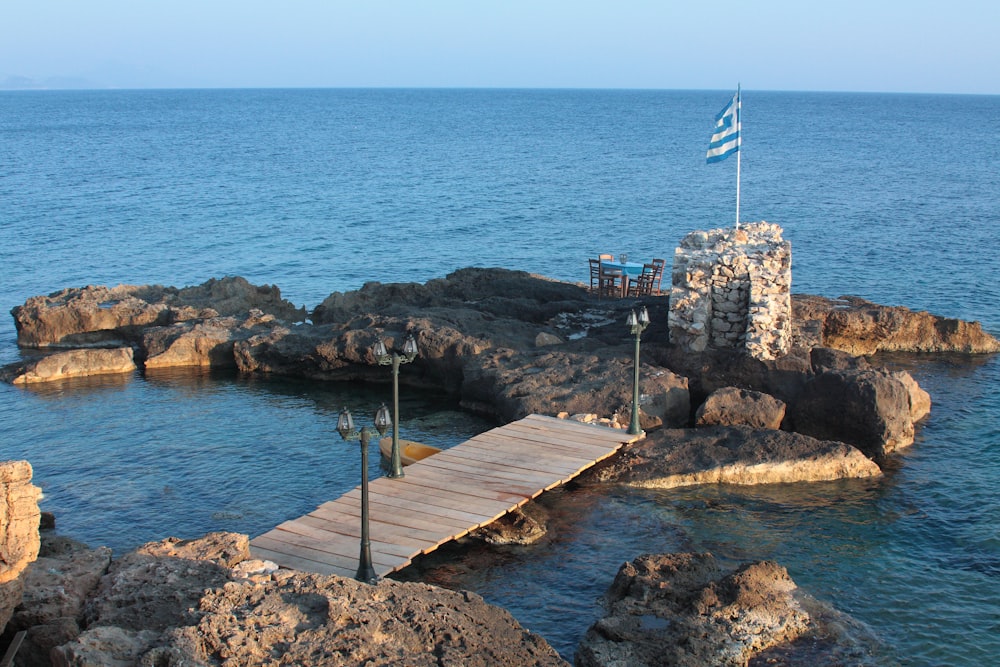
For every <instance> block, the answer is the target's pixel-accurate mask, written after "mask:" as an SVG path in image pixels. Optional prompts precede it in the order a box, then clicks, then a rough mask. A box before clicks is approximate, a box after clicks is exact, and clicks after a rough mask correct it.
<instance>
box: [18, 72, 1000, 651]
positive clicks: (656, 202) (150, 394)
mask: <svg viewBox="0 0 1000 667" xmlns="http://www.w3.org/2000/svg"><path fill="white" fill-rule="evenodd" d="M731 94H732V93H731V91H718V92H703V91H699V92H686V91H518V90H242V91H230V90H227V91H209V90H205V91H114V92H3V93H0V307H2V308H3V311H4V313H7V312H8V311H9V310H10V308H12V307H14V306H16V305H19V304H21V303H23V302H24V300H25V299H27V298H28V297H30V296H34V295H37V294H47V293H50V292H53V291H57V290H60V289H62V288H64V287H78V286H83V285H87V284H107V285H116V284H120V283H129V284H146V283H159V284H164V285H173V286H176V287H183V286H188V285H195V284H200V283H202V282H204V281H205V280H208V279H209V278H221V277H223V276H226V275H241V276H244V277H246V278H247V279H248V280H250V281H251V282H253V283H257V284H275V285H278V286H279V287H280V288H281V290H282V294H283V295H284V296H285V297H286V298H288V299H290V300H291V301H293V302H294V303H296V304H297V305H305V306H307V307H309V308H313V307H315V306H316V305H318V304H319V303H320V302H321V301H322V300H323V299H324V298H325V297H326V296H327V295H329V294H330V293H331V292H334V291H345V290H352V289H356V288H359V287H361V285H362V284H363V283H365V282H367V281H371V280H377V281H381V282H399V281H403V282H409V281H417V282H423V281H426V280H428V279H431V278H435V277H441V276H444V275H446V274H447V273H448V272H450V271H452V270H454V269H457V268H461V267H465V266H502V267H507V268H514V269H524V270H528V271H532V272H536V273H541V274H545V275H548V276H551V277H554V278H558V279H564V280H574V281H583V280H584V279H585V278H586V258H587V257H589V256H592V255H594V254H595V253H597V252H599V251H601V252H613V253H621V252H627V253H628V254H629V255H630V257H633V258H637V259H642V258H650V257H654V256H656V257H667V258H670V257H672V255H673V248H674V247H675V246H676V244H677V242H678V241H679V240H680V238H681V237H682V236H683V235H684V234H686V233H687V232H689V231H692V230H695V229H709V228H715V227H723V226H730V225H732V223H733V221H734V216H735V211H734V209H735V168H736V162H735V158H730V159H729V160H727V161H725V162H723V163H721V164H716V165H710V166H709V165H706V164H705V160H704V155H705V150H706V148H707V143H708V137H709V135H710V134H711V128H712V125H713V119H714V115H715V113H716V112H718V110H719V109H721V108H722V106H723V105H724V104H725V103H726V102H727V100H728V99H729V97H730V96H731ZM743 104H744V152H743V156H742V162H743V174H742V206H741V208H742V211H741V213H742V215H741V218H742V219H743V220H762V219H763V220H767V221H769V222H775V223H778V224H780V225H782V226H783V228H784V230H785V237H786V238H787V239H789V240H790V241H791V242H792V250H793V281H794V288H793V289H794V291H796V292H807V293H814V294H821V295H825V296H839V295H842V294H855V295H860V296H863V297H866V298H869V299H872V300H874V301H877V302H881V303H886V304H892V305H905V306H909V307H911V308H914V309H924V310H930V311H932V312H934V313H937V314H941V315H947V316H953V317H960V318H965V319H974V320H979V321H981V322H982V323H983V324H984V326H985V327H986V329H987V330H989V331H990V332H991V333H993V334H994V335H997V334H1000V283H998V270H1000V261H998V259H997V251H998V249H1000V97H996V96H930V95H876V94H842V93H775V92H754V91H744V98H743ZM623 328H624V325H623ZM15 341H16V336H15V331H14V326H13V319H12V318H11V317H10V316H9V315H5V316H4V317H3V318H0V364H5V363H10V362H13V361H16V360H17V359H18V358H19V355H20V352H19V351H18V350H17V347H16V342H15ZM889 361H890V362H891V363H892V364H894V365H897V366H900V367H903V368H907V369H909V370H911V372H912V373H913V374H914V376H915V377H916V378H917V380H918V381H919V382H920V384H921V386H923V387H924V388H925V389H927V390H928V391H930V393H931V396H932V398H933V400H934V407H933V412H932V414H931V416H930V418H929V419H928V420H927V421H926V422H925V423H924V424H923V426H922V428H921V429H920V430H919V432H918V435H917V441H916V443H915V444H914V446H913V447H911V448H909V449H907V450H906V451H905V452H904V453H902V454H901V455H900V456H899V457H898V458H897V459H896V461H895V465H894V466H893V467H892V469H890V470H888V471H887V472H888V474H887V475H886V476H885V478H884V479H881V480H879V481H878V482H874V483H872V482H863V483H862V482H843V483H835V484H817V485H788V486H777V487H761V488H755V489H740V488H725V487H723V488H705V489H689V490H683V491H672V492H652V491H642V492H640V491H625V490H620V489H594V488H587V487H579V488H573V489H567V490H563V491H560V492H559V498H558V499H559V502H558V503H557V504H556V505H557V508H556V509H555V510H554V513H555V516H554V518H553V523H554V527H555V530H554V531H553V535H552V537H551V538H550V539H548V540H546V541H545V542H544V543H543V544H541V545H537V546H535V547H531V548H523V549H511V550H507V551H503V552H501V553H499V554H497V553H495V552H494V553H491V554H490V555H489V559H488V560H487V561H486V562H485V563H484V562H483V561H482V554H481V553H480V554H477V553H476V552H477V549H472V550H471V553H468V554H462V555H456V562H455V563H454V564H453V565H452V566H451V567H445V568H438V570H437V571H435V572H432V573H430V576H433V578H434V579H436V580H438V581H441V582H443V583H450V584H453V585H460V586H463V587H467V588H471V589H473V590H476V591H478V592H479V593H481V594H482V595H484V596H485V597H486V598H487V599H488V600H490V601H491V602H495V603H497V604H501V605H503V606H505V607H507V608H508V609H510V610H511V611H512V613H514V615H515V616H516V617H517V618H518V619H519V620H520V621H521V622H522V623H523V624H524V625H526V626H527V627H529V628H530V629H532V630H534V631H535V632H538V633H540V634H541V635H543V636H545V637H546V638H547V639H548V640H549V641H550V642H551V643H552V644H553V645H554V646H555V647H556V648H557V649H558V650H559V651H560V652H561V653H562V654H563V655H564V656H565V657H567V658H568V659H572V654H573V650H574V648H575V645H576V643H577V642H578V641H579V639H580V637H581V636H582V635H583V633H584V632H585V630H586V629H587V627H588V626H589V625H590V624H591V623H592V622H593V620H594V619H596V618H597V617H598V616H599V615H600V614H601V609H600V606H599V604H598V602H597V598H598V597H599V596H600V595H601V594H602V593H603V592H604V590H605V589H606V588H607V586H608V585H609V584H610V582H611V580H612V578H613V577H614V574H615V572H616V571H617V568H618V566H619V565H620V564H621V563H623V562H625V561H627V560H631V559H632V558H634V557H636V556H638V555H640V554H642V553H646V552H658V551H676V550H688V549H693V550H709V551H711V552H713V553H714V554H715V555H716V556H718V557H720V558H723V559H725V560H727V561H732V562H739V561H744V560H749V559H760V558H771V559H775V560H777V561H779V562H780V563H782V564H783V565H785V566H786V567H787V568H788V570H789V572H790V573H791V575H792V577H793V578H794V579H795V581H796V582H797V583H798V584H799V586H800V587H802V588H803V589H804V590H806V591H807V592H809V593H810V594H812V595H813V596H815V597H817V598H819V599H820V600H824V601H826V602H829V603H831V604H833V605H834V606H835V607H837V608H838V609H840V610H841V611H844V612H846V613H848V614H850V615H852V616H853V617H854V618H855V619H856V620H857V621H858V622H859V623H861V624H862V625H863V627H864V629H865V631H864V632H860V631H859V632H858V636H859V637H860V636H863V635H866V634H869V633H870V635H871V636H872V637H875V638H877V640H878V641H879V642H880V646H879V648H878V649H877V650H875V651H874V653H873V656H872V659H871V662H872V663H873V664H884V665H892V664H901V665H970V666H971V665H983V664H992V663H994V662H995V661H996V660H997V658H998V657H1000V495H998V493H997V488H998V484H997V482H996V478H997V477H998V475H1000V398H998V394H997V390H998V387H1000V359H998V358H997V357H995V356H994V357H981V358H972V359H970V358H968V357H961V356H955V357H946V358H934V359H928V358H923V359H922V358H919V357H897V358H893V359H891V360H889ZM387 372H388V371H387ZM403 372H404V373H405V369H404V370H403ZM385 393H386V387H385V386H378V387H343V386H335V385H324V384H317V383H308V382H296V381H288V380H280V381H279V380H274V381H271V380H262V379H260V378H240V377H233V376H229V375H217V374H191V373H158V374H155V375H154V374H150V375H149V376H146V377H142V376H136V377H132V378H127V379H114V380H101V381H83V382H73V383H65V384H61V385H58V386H52V387H44V388H40V389H32V390H24V389H21V388H15V387H11V386H0V458H2V459H18V458H25V459H28V460H29V461H31V463H32V465H33V466H34V469H35V482H36V484H38V485H39V486H41V487H42V488H43V490H44V493H45V497H44V500H43V501H42V506H43V509H45V510H47V511H52V512H55V514H56V516H57V522H58V525H59V528H60V532H62V533H64V534H68V535H71V536H73V537H76V538H78V539H81V540H83V541H85V542H88V543H90V544H91V545H93V546H97V545H107V546H111V547H112V548H114V549H115V551H116V552H117V553H119V554H120V553H122V552H123V551H125V550H128V549H130V548H132V547H135V546H136V545H138V544H141V543H143V542H145V541H148V540H154V539H161V538H163V537H166V536H169V535H175V536H178V537H185V538H186V537H196V536H199V535H201V534H203V533H205V532H207V531H210V530H235V531H241V532H246V533H249V534H251V535H256V534H259V533H261V532H264V531H266V530H268V529H270V528H272V527H273V526H274V525H276V524H278V523H280V522H281V521H283V520H285V519H288V518H291V517H293V516H296V515H299V514H301V513H304V512H306V511H309V510H310V509H312V508H313V507H315V506H316V505H317V504H319V503H320V502H322V501H324V500H327V499H330V498H332V497H334V496H336V495H339V494H340V493H342V492H344V491H346V490H348V489H349V488H351V487H353V486H354V485H356V484H357V480H358V477H359V474H360V473H359V470H358V462H359V456H358V453H357V446H356V445H352V446H348V445H346V444H344V443H342V442H341V441H340V439H339V437H338V436H337V435H336V433H335V430H334V426H335V418H336V413H337V411H338V410H339V409H340V407H342V406H343V405H345V404H346V405H348V406H350V407H352V410H353V411H354V412H355V413H356V414H358V415H367V414H368V413H369V412H371V411H373V409H374V407H376V406H377V405H378V403H379V402H381V401H383V400H386V396H385ZM402 393H403V394H404V396H403V397H402V400H403V405H402V407H401V413H402V418H403V420H402V422H403V423H402V429H403V433H404V434H405V435H406V436H407V437H412V438H413V439H417V440H427V441H437V442H441V443H444V444H445V445H451V444H455V443H457V442H460V441H461V440H462V439H464V438H465V437H467V436H469V435H471V434H473V433H476V432H478V431H481V430H485V429H486V428H488V427H490V426H491V424H488V423H485V422H483V421H482V420H479V419H477V418H475V417H474V416H470V415H466V414H463V413H461V412H459V411H457V410H454V409H451V410H449V411H447V412H444V413H442V412H441V411H442V410H443V409H446V408H447V406H443V405H442V403H441V402H440V401H435V400H433V399H428V398H425V397H420V398H412V397H407V396H405V394H406V392H405V390H404V391H403V392H402ZM373 458H375V457H373ZM372 473H373V474H378V470H377V467H375V464H374V463H373V469H372ZM477 559H478V560H477Z"/></svg>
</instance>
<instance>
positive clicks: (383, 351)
mask: <svg viewBox="0 0 1000 667" xmlns="http://www.w3.org/2000/svg"><path fill="white" fill-rule="evenodd" d="M373 353H374V355H375V361H377V362H378V363H379V365H380V366H386V365H389V364H392V453H391V455H390V456H389V472H388V473H387V474H386V477H392V478H397V477H402V476H403V463H402V460H401V458H400V453H399V365H400V364H408V363H410V362H411V361H413V360H414V359H416V358H417V341H416V340H415V339H414V338H413V334H407V336H406V342H404V343H403V349H402V350H396V349H395V348H394V349H393V350H391V351H390V350H389V349H387V348H386V346H385V341H383V340H382V339H381V338H379V339H378V342H376V343H375V348H374V350H373Z"/></svg>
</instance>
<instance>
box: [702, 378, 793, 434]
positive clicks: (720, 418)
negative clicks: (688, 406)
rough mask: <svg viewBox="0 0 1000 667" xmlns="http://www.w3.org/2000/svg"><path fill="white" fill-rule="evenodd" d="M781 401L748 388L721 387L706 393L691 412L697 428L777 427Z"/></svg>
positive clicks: (783, 410)
mask: <svg viewBox="0 0 1000 667" xmlns="http://www.w3.org/2000/svg"><path fill="white" fill-rule="evenodd" d="M784 418H785V402H784V401H779V400H778V399H776V398H775V397H774V396H770V395H768V394H764V393H762V392H759V391H753V390H750V389H740V388H738V387H723V388H722V389H717V390H715V391H713V392H712V393H711V394H709V396H708V398H706V399H705V402H704V403H702V404H701V406H699V408H698V412H697V413H695V424H696V425H697V426H713V425H714V426H749V427H751V428H771V429H779V428H781V420H783V419H784Z"/></svg>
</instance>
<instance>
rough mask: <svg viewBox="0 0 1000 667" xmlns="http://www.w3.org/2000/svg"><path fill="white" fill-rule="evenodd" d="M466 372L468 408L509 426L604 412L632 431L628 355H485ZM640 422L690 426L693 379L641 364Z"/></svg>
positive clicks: (464, 391) (652, 425)
mask: <svg viewBox="0 0 1000 667" xmlns="http://www.w3.org/2000/svg"><path fill="white" fill-rule="evenodd" d="M478 361H479V363H478V364H475V365H474V364H469V365H467V366H466V367H465V371H464V382H463V385H462V404H463V405H464V406H466V407H470V408H476V409H477V410H479V411H480V412H486V411H490V412H492V414H494V415H495V416H497V417H498V418H499V419H501V420H503V421H513V420H516V419H520V418H522V417H525V416H527V415H529V414H533V413H538V414H558V413H560V412H568V413H574V414H575V413H598V414H601V415H603V416H605V417H608V418H609V419H610V420H611V422H612V423H613V424H618V425H622V426H627V425H628V423H629V418H630V417H629V413H630V410H631V404H632V381H633V375H634V372H635V371H634V366H633V361H632V360H630V359H629V358H628V357H627V356H613V355H606V354H598V353H593V354H583V353H573V352H569V351H565V350H560V351H543V352H524V353H520V352H515V351H514V350H510V349H503V350H498V351H496V352H493V353H491V354H484V355H482V358H481V359H479V360H478ZM639 378H640V380H639V386H640V400H639V408H640V413H639V418H640V426H641V428H643V429H654V428H659V427H661V426H664V425H668V426H680V425H686V424H687V423H688V420H689V419H690V396H689V394H688V388H687V379H686V378H683V377H681V376H679V375H677V374H675V373H673V372H671V371H670V370H668V369H665V368H660V367H655V366H646V365H640V368H639Z"/></svg>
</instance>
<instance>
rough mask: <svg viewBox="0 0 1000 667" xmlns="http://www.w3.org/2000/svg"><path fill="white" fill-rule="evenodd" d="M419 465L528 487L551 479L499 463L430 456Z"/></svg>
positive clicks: (547, 475)
mask: <svg viewBox="0 0 1000 667" xmlns="http://www.w3.org/2000/svg"><path fill="white" fill-rule="evenodd" d="M419 465H420V467H421V468H423V467H431V468H435V469H439V470H441V471H443V472H450V473H452V474H454V475H455V476H471V477H474V478H475V477H489V478H490V479H496V480H498V481H512V482H521V483H524V484H529V485H533V482H534V480H536V479H537V480H542V479H549V478H550V477H551V475H549V474H547V473H541V472H529V471H527V470H524V471H513V470H510V469H509V468H508V467H507V466H506V465H504V464H503V463H502V462H499V461H497V462H495V463H489V462H485V461H484V462H481V463H479V464H478V465H477V464H474V463H470V462H468V461H463V460H462V459H459V458H456V457H452V458H448V459H445V458H438V457H436V456H431V457H428V458H426V459H424V460H423V461H421V462H420V463H419ZM410 467H411V468H412V467H413V466H410Z"/></svg>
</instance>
